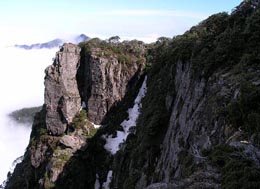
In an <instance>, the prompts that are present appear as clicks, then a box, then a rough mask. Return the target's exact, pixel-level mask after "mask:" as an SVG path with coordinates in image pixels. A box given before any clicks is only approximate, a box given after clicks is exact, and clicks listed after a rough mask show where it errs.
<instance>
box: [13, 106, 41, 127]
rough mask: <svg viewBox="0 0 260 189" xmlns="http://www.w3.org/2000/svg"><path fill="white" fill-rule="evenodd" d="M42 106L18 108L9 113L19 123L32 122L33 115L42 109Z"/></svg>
mask: <svg viewBox="0 0 260 189" xmlns="http://www.w3.org/2000/svg"><path fill="white" fill-rule="evenodd" d="M41 108H42V107H32V108H23V109H20V110H16V111H14V112H12V113H10V114H9V116H10V117H12V118H13V119H14V120H15V121H17V122H18V123H30V124H32V122H33V117H34V116H35V114H36V113H37V112H39V111H40V110H41Z"/></svg>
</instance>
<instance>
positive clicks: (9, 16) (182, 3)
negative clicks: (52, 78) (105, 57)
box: [0, 0, 242, 43]
mask: <svg viewBox="0 0 260 189" xmlns="http://www.w3.org/2000/svg"><path fill="white" fill-rule="evenodd" d="M241 1H242V0H179V1H177V0H73V1H72V0H37V1H35V0H23V1H21V0H8V1H1V2H0V17H1V19H0V25H1V27H0V39H1V40H2V41H3V40H4V41H16V42H19V43H22V42H24V43H26V42H40V41H46V40H49V39H53V38H56V37H68V36H71V35H75V34H80V33H85V34H86V35H89V36H90V37H95V36H98V37H101V38H108V37H109V36H112V35H119V36H121V38H123V39H127V38H138V39H143V40H146V41H151V40H154V39H156V38H158V37H160V36H167V37H172V36H174V35H177V34H182V33H183V32H184V31H186V30H187V29H189V28H190V27H191V26H193V25H196V24H197V23H199V22H200V21H202V20H203V19H205V18H207V17H208V16H210V15H211V14H214V13H218V12H223V11H226V12H230V11H231V9H232V8H234V7H235V6H237V5H238V4H239V3H240V2H241Z"/></svg>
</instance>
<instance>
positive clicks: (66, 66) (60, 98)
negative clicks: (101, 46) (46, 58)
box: [44, 44, 81, 135]
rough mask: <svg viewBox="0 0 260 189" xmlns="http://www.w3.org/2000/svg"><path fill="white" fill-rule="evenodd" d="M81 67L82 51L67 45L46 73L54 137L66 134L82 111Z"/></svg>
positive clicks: (50, 128)
mask: <svg viewBox="0 0 260 189" xmlns="http://www.w3.org/2000/svg"><path fill="white" fill-rule="evenodd" d="M79 65H80V48H79V47H78V46H76V45H73V44H65V45H64V46H62V48H61V49H60V52H58V53H57V54H56V58H55V60H54V63H53V65H51V66H49V67H48V68H47V69H46V70H45V74H46V76H45V94H44V103H45V105H46V110H47V111H46V127H47V129H48V131H50V132H51V133H52V134H54V135H61V134H63V133H64V132H65V130H66V129H67V126H68V124H69V123H71V122H72V119H73V118H74V116H75V115H76V113H78V112H79V110H80V108H81V98H80V95H79V89H78V86H77V81H76V74H77V70H78V67H79Z"/></svg>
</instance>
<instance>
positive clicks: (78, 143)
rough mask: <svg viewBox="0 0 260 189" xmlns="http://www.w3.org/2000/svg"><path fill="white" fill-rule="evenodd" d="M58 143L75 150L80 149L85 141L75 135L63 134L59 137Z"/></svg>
mask: <svg viewBox="0 0 260 189" xmlns="http://www.w3.org/2000/svg"><path fill="white" fill-rule="evenodd" d="M60 143H62V144H63V145H64V146H66V147H68V148H72V149H73V150H75V151H76V150H77V149H80V147H82V146H83V145H84V144H85V143H86V142H85V141H84V140H82V139H81V138H80V137H77V136H71V135H64V136H63V137H62V138H61V139H60Z"/></svg>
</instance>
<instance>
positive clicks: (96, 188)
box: [95, 174, 100, 189]
mask: <svg viewBox="0 0 260 189" xmlns="http://www.w3.org/2000/svg"><path fill="white" fill-rule="evenodd" d="M95 189H100V183H99V176H98V174H96V182H95Z"/></svg>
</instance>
